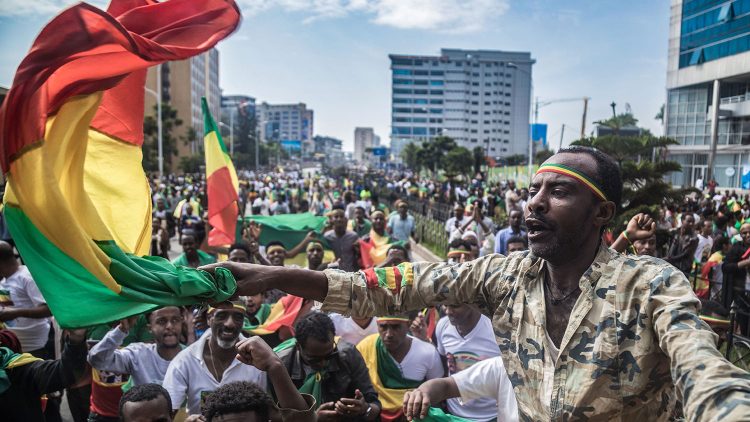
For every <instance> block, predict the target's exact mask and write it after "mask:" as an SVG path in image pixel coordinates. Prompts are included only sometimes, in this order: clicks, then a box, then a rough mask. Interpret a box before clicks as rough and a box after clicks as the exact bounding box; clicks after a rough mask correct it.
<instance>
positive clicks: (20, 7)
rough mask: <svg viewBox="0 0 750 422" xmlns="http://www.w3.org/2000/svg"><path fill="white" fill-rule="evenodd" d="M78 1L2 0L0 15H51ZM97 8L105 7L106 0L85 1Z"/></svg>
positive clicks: (0, 2)
mask: <svg viewBox="0 0 750 422" xmlns="http://www.w3.org/2000/svg"><path fill="white" fill-rule="evenodd" d="M76 3H79V2H78V1H75V0H32V1H29V0H2V1H0V16H44V17H46V16H52V15H55V14H57V13H60V11H62V10H63V9H65V8H66V7H68V6H70V5H73V4H76ZM86 3H91V4H93V5H94V6H96V7H99V8H102V9H104V8H106V7H107V3H108V2H107V1H106V0H95V1H87V2H86Z"/></svg>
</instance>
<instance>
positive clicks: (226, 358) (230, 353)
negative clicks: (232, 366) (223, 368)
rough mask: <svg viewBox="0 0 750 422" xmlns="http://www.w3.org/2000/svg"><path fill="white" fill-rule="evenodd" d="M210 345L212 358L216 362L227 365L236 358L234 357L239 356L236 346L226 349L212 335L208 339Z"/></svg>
mask: <svg viewBox="0 0 750 422" xmlns="http://www.w3.org/2000/svg"><path fill="white" fill-rule="evenodd" d="M208 345H210V346H209V347H210V350H209V352H210V354H211V359H213V360H214V362H216V363H219V362H221V363H223V364H225V365H228V364H229V363H231V362H232V360H234V357H235V356H237V350H235V348H234V347H230V348H229V349H224V348H223V347H221V346H219V344H218V343H217V342H216V338H214V336H211V337H210V338H209V339H208Z"/></svg>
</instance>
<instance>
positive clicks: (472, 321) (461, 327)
mask: <svg viewBox="0 0 750 422" xmlns="http://www.w3.org/2000/svg"><path fill="white" fill-rule="evenodd" d="M481 317H482V314H481V313H479V312H474V313H473V314H472V315H471V317H469V318H468V319H467V320H466V323H465V324H457V325H456V331H458V334H461V337H466V335H467V334H469V333H470V332H471V330H473V329H474V327H476V326H477V323H479V318H481Z"/></svg>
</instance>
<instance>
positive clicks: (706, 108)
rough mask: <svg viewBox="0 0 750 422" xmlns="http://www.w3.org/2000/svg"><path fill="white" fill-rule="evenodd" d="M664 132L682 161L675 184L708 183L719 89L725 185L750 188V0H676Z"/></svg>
mask: <svg viewBox="0 0 750 422" xmlns="http://www.w3.org/2000/svg"><path fill="white" fill-rule="evenodd" d="M668 54H669V57H668V69H667V100H666V106H665V113H664V114H665V120H664V126H665V134H666V136H668V137H670V138H674V139H676V140H677V141H678V142H679V145H675V146H671V147H670V148H669V156H670V159H672V160H674V161H677V162H679V163H680V164H681V165H682V172H681V173H674V174H672V175H671V181H672V184H674V185H677V186H695V183H696V181H698V180H703V181H704V183H707V182H708V180H706V178H707V173H708V166H709V162H710V155H711V144H712V142H711V141H712V136H711V126H712V121H713V116H714V110H713V108H714V104H713V102H714V101H713V98H714V91H715V89H714V88H715V87H718V90H716V91H717V92H718V104H719V108H718V119H717V121H718V137H717V143H716V154H715V156H714V157H715V158H714V165H713V171H712V174H713V177H714V178H715V179H716V182H717V183H718V185H719V187H727V188H741V187H744V188H745V189H750V0H734V1H729V0H672V3H671V16H670V31H669V53H668Z"/></svg>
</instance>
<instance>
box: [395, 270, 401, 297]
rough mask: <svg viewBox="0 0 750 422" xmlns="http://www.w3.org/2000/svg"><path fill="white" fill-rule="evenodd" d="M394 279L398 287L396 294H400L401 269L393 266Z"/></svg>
mask: <svg viewBox="0 0 750 422" xmlns="http://www.w3.org/2000/svg"><path fill="white" fill-rule="evenodd" d="M393 280H394V284H395V285H396V288H395V289H394V293H395V294H399V292H400V291H401V271H400V270H399V269H398V267H393Z"/></svg>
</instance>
